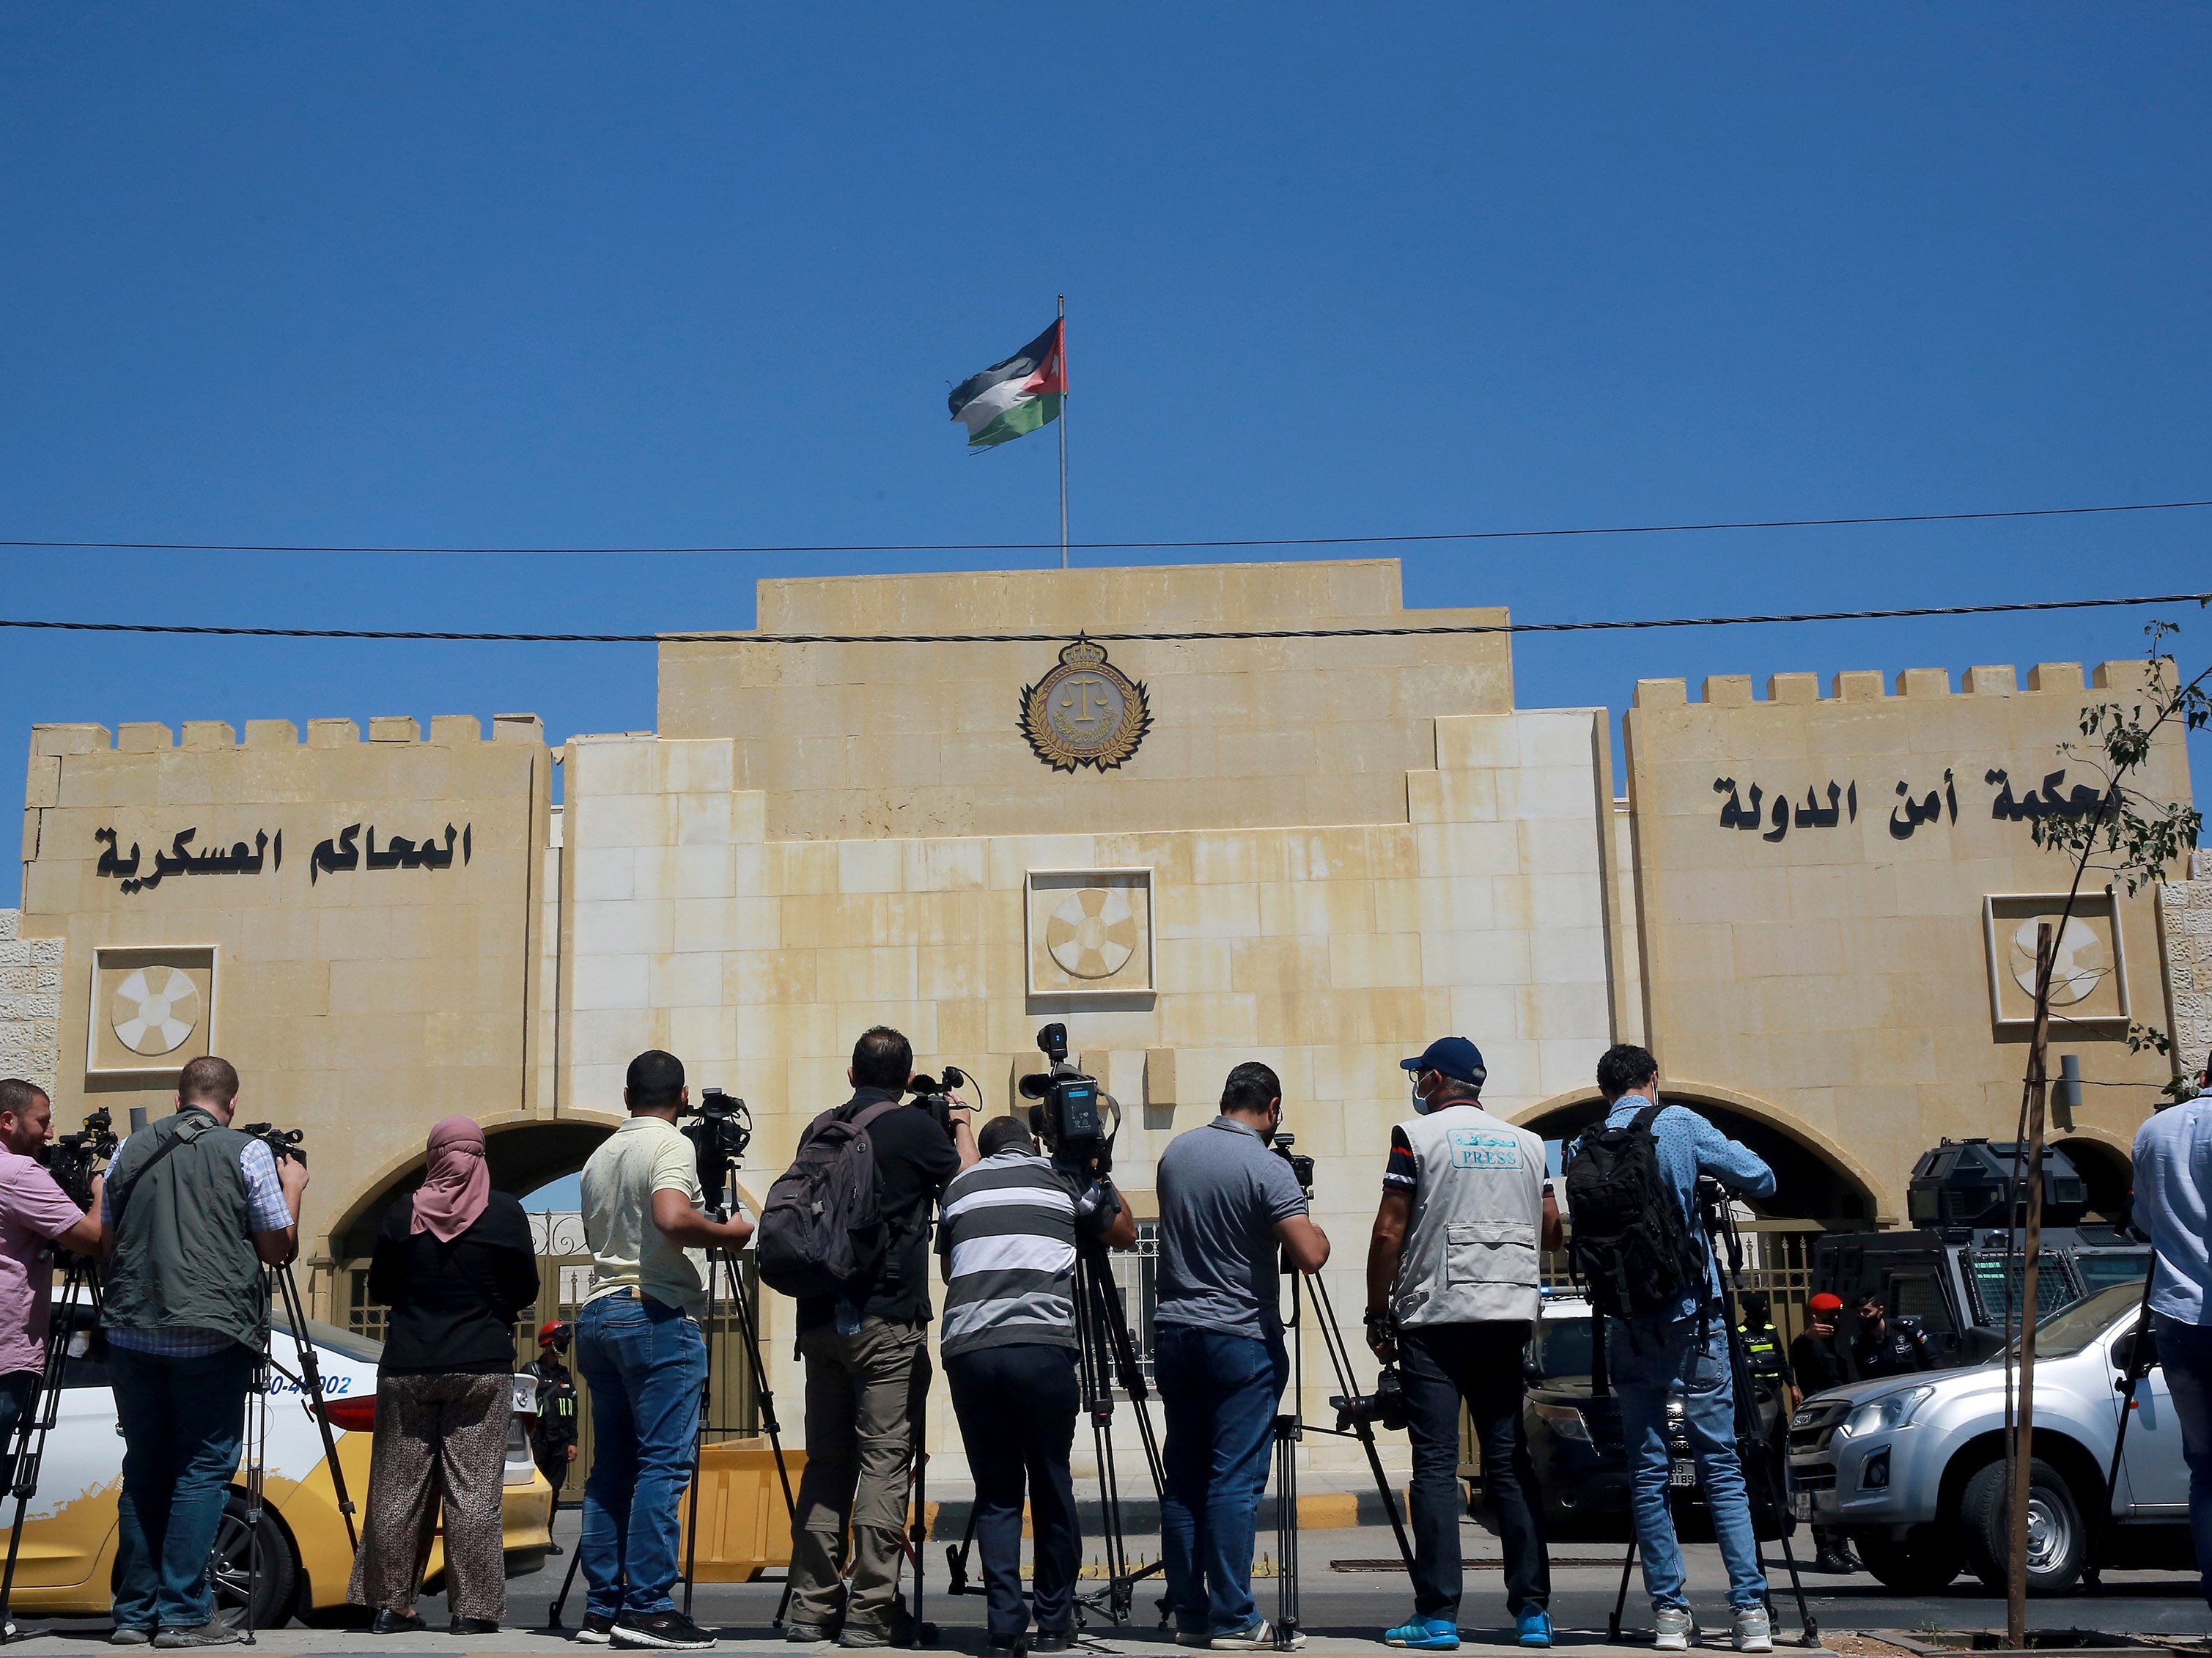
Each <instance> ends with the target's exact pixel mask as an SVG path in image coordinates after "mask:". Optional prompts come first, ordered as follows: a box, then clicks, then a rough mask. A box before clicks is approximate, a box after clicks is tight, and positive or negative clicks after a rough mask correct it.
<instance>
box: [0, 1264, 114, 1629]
mask: <svg viewBox="0 0 2212 1658" xmlns="http://www.w3.org/2000/svg"><path fill="white" fill-rule="evenodd" d="M65 1259H66V1260H67V1262H68V1273H67V1277H66V1278H64V1281H63V1285H62V1296H61V1301H60V1303H59V1304H58V1306H56V1307H54V1308H53V1309H52V1310H51V1312H50V1313H49V1314H48V1315H47V1322H46V1352H45V1355H44V1361H45V1362H44V1363H42V1364H41V1366H40V1370H39V1385H38V1387H37V1388H36V1390H35V1391H34V1392H33V1394H32V1395H31V1397H30V1398H29V1399H27V1400H25V1401H24V1402H23V1408H22V1412H21V1415H19V1416H18V1417H17V1418H15V1431H14V1433H13V1435H12V1436H11V1437H12V1439H13V1442H14V1443H13V1448H12V1449H11V1451H10V1453H9V1467H10V1478H9V1484H8V1490H9V1494H10V1495H11V1496H13V1497H15V1520H14V1521H13V1523H11V1524H10V1525H9V1528H8V1564H7V1565H6V1567H5V1569H4V1570H0V1643H4V1642H6V1641H9V1640H12V1639H13V1638H14V1637H15V1625H14V1621H13V1619H11V1617H10V1616H9V1612H10V1610H11V1608H12V1606H13V1604H14V1601H15V1561H16V1557H17V1555H18V1553H19V1552H21V1548H22V1546H23V1520H24V1516H25V1515H26V1513H27V1511H28V1509H29V1508H30V1503H31V1498H32V1497H34V1496H36V1495H37V1493H38V1489H39V1467H40V1463H42V1462H43V1461H45V1460H46V1436H47V1435H48V1434H50V1433H52V1431H53V1428H54V1424H55V1423H56V1422H57V1421H58V1419H59V1417H60V1412H61V1404H62V1382H63V1377H64V1373H65V1372H66V1371H67V1370H68V1368H69V1345H70V1339H71V1338H72V1337H73V1336H75V1335H76V1309H77V1306H78V1300H79V1297H80V1296H82V1297H83V1303H84V1305H85V1306H86V1307H87V1309H88V1310H89V1311H90V1312H91V1313H92V1314H93V1316H94V1320H95V1321H97V1320H98V1317H99V1314H100V1268H99V1266H97V1264H95V1263H94V1261H92V1260H89V1259H88V1258H87V1257H86V1256H83V1255H80V1254H74V1253H71V1254H67V1255H66V1256H65Z"/></svg>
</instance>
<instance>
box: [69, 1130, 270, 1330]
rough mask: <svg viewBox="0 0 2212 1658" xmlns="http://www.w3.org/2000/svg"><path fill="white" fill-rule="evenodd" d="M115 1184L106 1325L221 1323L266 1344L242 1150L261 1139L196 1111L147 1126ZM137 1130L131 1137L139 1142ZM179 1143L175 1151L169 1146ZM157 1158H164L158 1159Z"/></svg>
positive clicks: (264, 1297) (264, 1295)
mask: <svg viewBox="0 0 2212 1658" xmlns="http://www.w3.org/2000/svg"><path fill="white" fill-rule="evenodd" d="M139 1133H140V1134H143V1135H146V1136H148V1137H149V1139H148V1145H147V1146H146V1148H145V1152H144V1154H143V1155H139V1156H132V1155H131V1153H130V1151H129V1150H128V1149H127V1148H126V1151H125V1159H123V1162H124V1166H123V1168H122V1169H121V1171H120V1173H121V1178H120V1179H119V1180H118V1181H115V1182H114V1183H113V1184H112V1185H111V1187H109V1189H108V1194H107V1195H108V1204H109V1207H110V1208H111V1210H112V1212H113V1213H114V1215H115V1217H116V1219H117V1222H118V1224H117V1226H116V1229H115V1254H114V1258H113V1259H112V1260H111V1261H110V1262H109V1264H108V1267H107V1271H106V1274H105V1278H106V1294H105V1296H104V1297H102V1300H101V1315H102V1322H104V1323H105V1324H106V1326H107V1327H109V1328H110V1329H115V1330H170V1329H200V1330H216V1331H220V1332H221V1333H222V1334H224V1335H227V1336H228V1337H229V1338H230V1339H232V1340H233V1341H235V1342H238V1343H239V1344H240V1345H243V1346H247V1347H252V1348H253V1349H255V1350H256V1351H259V1349H260V1347H261V1345H262V1341H263V1339H264V1335H265V1334H266V1333H267V1331H268V1328H269V1317H268V1309H269V1300H268V1291H267V1288H266V1286H265V1284H264V1279H263V1278H262V1274H261V1258H260V1257H259V1256H258V1254H255V1253H254V1248H253V1237H252V1229H253V1222H252V1203H251V1201H250V1199H249V1198H248V1196H247V1193H246V1173H245V1171H244V1170H243V1169H240V1167H239V1166H238V1159H239V1156H240V1153H241V1152H243V1151H245V1149H246V1146H247V1145H250V1144H251V1143H252V1142H251V1141H250V1140H249V1139H248V1138H247V1137H246V1135H244V1134H242V1133H239V1132H238V1131H237V1130H236V1129H234V1128H222V1127H217V1126H216V1121H215V1119H214V1118H212V1117H210V1116H209V1115H208V1114H207V1113H205V1112H204V1111H195V1110H192V1109H191V1108H186V1109H185V1110H182V1111H179V1112H178V1113H177V1114H175V1115H174V1116H173V1117H164V1118H162V1119H161V1121H158V1122H156V1123H155V1124H154V1125H152V1127H148V1128H143V1129H141V1130H140V1131H139ZM137 1139H138V1135H137V1134H134V1135H132V1136H131V1145H136V1144H137ZM172 1141H179V1142H181V1144H179V1145H177V1146H176V1148H175V1149H174V1150H173V1151H167V1150H165V1148H166V1147H167V1146H168V1145H170V1143H171V1142H172ZM156 1159H158V1161H157V1160H156Z"/></svg>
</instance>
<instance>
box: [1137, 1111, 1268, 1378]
mask: <svg viewBox="0 0 2212 1658" xmlns="http://www.w3.org/2000/svg"><path fill="white" fill-rule="evenodd" d="M1158 1185H1159V1194H1160V1264H1159V1276H1158V1295H1159V1299H1158V1306H1157V1308H1156V1309H1155V1311H1154V1313H1153V1315H1152V1316H1153V1322H1154V1323H1156V1324H1188V1325H1194V1326H1196V1327H1200V1328H1203V1329H1208V1330H1217V1331H1218V1332H1220V1333H1222V1334H1224V1335H1237V1336H1249V1337H1250V1338H1251V1339H1253V1340H1255V1341H1258V1340H1261V1339H1264V1338H1265V1337H1266V1335H1267V1333H1268V1332H1270V1331H1273V1330H1276V1329H1279V1328H1280V1327H1281V1315H1280V1314H1279V1311H1278V1310H1277V1308H1276V1281H1277V1279H1278V1278H1279V1273H1280V1266H1279V1255H1278V1250H1277V1247H1276V1243H1275V1231H1274V1229H1275V1223H1276V1222H1277V1221H1279V1220H1285V1219H1287V1218H1290V1217H1291V1216H1292V1215H1303V1214H1304V1213H1305V1212H1306V1194H1305V1193H1303V1192H1301V1191H1300V1190H1298V1182H1297V1177H1296V1176H1295V1175H1292V1174H1291V1166H1290V1164H1289V1163H1286V1162H1285V1161H1284V1160H1283V1159H1282V1158H1281V1157H1277V1156H1276V1155H1275V1154H1274V1153H1273V1151H1269V1150H1268V1149H1267V1145H1265V1144H1264V1143H1263V1142H1262V1141H1261V1139H1260V1136H1259V1134H1258V1133H1257V1132H1256V1131H1255V1130H1254V1129H1252V1128H1250V1127H1248V1126H1247V1125H1245V1124H1243V1123H1242V1122H1239V1121H1237V1119H1236V1118H1234V1117H1216V1118H1215V1119H1214V1120H1213V1121H1212V1122H1210V1123H1207V1124H1206V1126H1205V1127H1203V1128H1194V1129H1192V1130H1191V1131H1190V1132H1189V1133H1187V1134H1178V1135H1177V1136H1176V1138H1175V1139H1174V1140H1173V1141H1171V1142H1170V1145H1169V1146H1168V1149H1167V1150H1166V1151H1164V1153H1162V1154H1161V1157H1160V1163H1159V1174H1158Z"/></svg>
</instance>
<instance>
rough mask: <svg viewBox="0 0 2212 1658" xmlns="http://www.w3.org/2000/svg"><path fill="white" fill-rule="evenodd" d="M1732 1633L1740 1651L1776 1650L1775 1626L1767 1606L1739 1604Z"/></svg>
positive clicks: (1736, 1646) (1736, 1647)
mask: <svg viewBox="0 0 2212 1658" xmlns="http://www.w3.org/2000/svg"><path fill="white" fill-rule="evenodd" d="M1730 1635H1731V1636H1732V1637H1733V1638H1734V1640H1735V1649H1736V1650H1737V1651H1738V1652H1771V1651H1773V1650H1774V1627H1773V1625H1772V1624H1771V1622H1770V1621H1769V1619H1768V1618H1767V1616H1766V1608H1765V1606H1738V1607H1737V1608H1736V1612H1735V1628H1734V1629H1733V1630H1732V1631H1730Z"/></svg>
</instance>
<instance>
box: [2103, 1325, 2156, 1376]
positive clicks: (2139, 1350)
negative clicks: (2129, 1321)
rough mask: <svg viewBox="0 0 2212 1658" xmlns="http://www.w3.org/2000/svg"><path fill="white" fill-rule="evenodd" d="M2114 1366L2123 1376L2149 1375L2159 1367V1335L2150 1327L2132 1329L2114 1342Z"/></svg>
mask: <svg viewBox="0 0 2212 1658" xmlns="http://www.w3.org/2000/svg"><path fill="white" fill-rule="evenodd" d="M2112 1368H2113V1369H2114V1370H2118V1372H2119V1373H2120V1374H2121V1375H2122V1376H2136V1375H2147V1374H2148V1372H2150V1371H2152V1370H2156V1369H2157V1368H2158V1336H2157V1333H2155V1332H2154V1331H2152V1330H2148V1329H2137V1330H2130V1331H2129V1332H2128V1333H2127V1334H2125V1335H2124V1336H2122V1337H2121V1338H2120V1339H2118V1341H2115V1342H2114V1343H2113V1344H2112Z"/></svg>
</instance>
